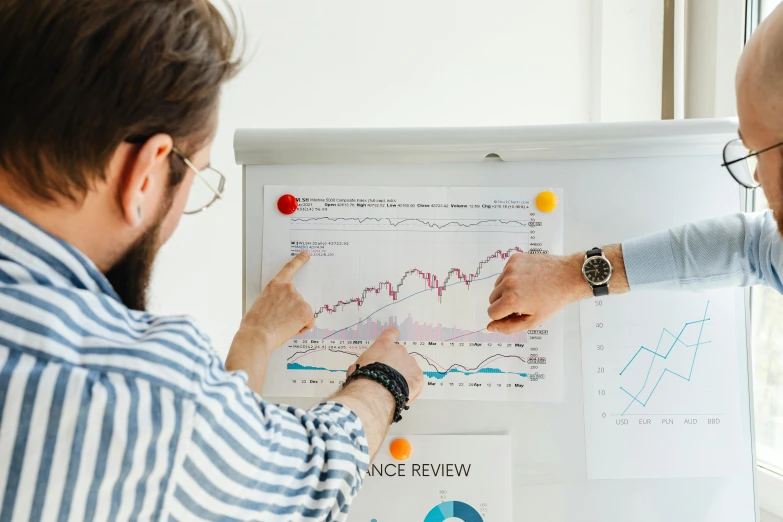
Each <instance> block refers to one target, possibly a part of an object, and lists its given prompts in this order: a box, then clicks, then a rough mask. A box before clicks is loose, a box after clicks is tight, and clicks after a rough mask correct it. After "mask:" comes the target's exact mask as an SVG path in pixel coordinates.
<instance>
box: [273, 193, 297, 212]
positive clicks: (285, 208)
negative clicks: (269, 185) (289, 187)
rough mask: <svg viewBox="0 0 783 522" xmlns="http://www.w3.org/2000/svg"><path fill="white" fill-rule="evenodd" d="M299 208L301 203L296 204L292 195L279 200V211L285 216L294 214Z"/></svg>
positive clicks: (281, 197)
mask: <svg viewBox="0 0 783 522" xmlns="http://www.w3.org/2000/svg"><path fill="white" fill-rule="evenodd" d="M298 207H299V203H297V202H296V198H295V197H294V196H292V195H291V194H286V195H284V196H280V199H278V200H277V210H279V211H280V212H282V213H283V214H285V215H289V214H293V213H294V212H296V209H297V208H298Z"/></svg>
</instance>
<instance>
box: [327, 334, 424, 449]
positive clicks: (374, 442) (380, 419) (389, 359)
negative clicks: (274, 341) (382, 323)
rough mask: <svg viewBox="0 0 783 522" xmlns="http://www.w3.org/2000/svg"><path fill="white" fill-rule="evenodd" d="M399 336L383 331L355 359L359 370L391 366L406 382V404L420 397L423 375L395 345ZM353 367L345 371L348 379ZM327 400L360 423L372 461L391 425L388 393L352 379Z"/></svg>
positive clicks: (374, 384)
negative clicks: (367, 367) (372, 366)
mask: <svg viewBox="0 0 783 522" xmlns="http://www.w3.org/2000/svg"><path fill="white" fill-rule="evenodd" d="M399 336H400V332H399V331H397V330H395V329H390V330H385V331H384V332H383V333H382V334H381V335H380V337H378V339H377V340H376V341H375V343H373V345H372V346H370V347H369V348H368V349H367V350H366V351H365V352H364V353H363V354H362V355H361V356H359V359H357V361H356V362H357V363H358V364H359V365H360V366H364V365H367V364H370V363H374V362H379V363H383V364H386V365H388V366H391V367H392V368H394V369H395V370H397V371H398V372H400V374H402V376H403V377H405V380H406V381H408V399H409V400H408V404H410V403H411V402H413V400H414V399H416V397H418V396H419V394H420V393H421V390H422V387H423V386H424V374H423V373H422V371H421V368H419V365H418V363H417V362H416V360H415V359H414V358H413V357H411V356H410V355H408V350H406V349H405V347H404V346H401V345H399V344H395V341H396V340H397V338H398V337H399ZM355 368H356V364H353V365H352V366H351V368H349V369H348V375H350V374H351V373H352V372H353V371H354V369H355ZM331 400H334V401H337V402H339V403H340V404H343V405H344V406H347V407H348V408H350V409H351V410H352V411H353V412H354V413H355V414H356V415H357V416H358V417H359V420H361V422H362V426H363V427H364V433H365V436H366V437H367V444H368V446H369V448H370V457H371V458H372V457H373V456H374V455H375V453H376V452H377V451H378V448H379V447H380V445H381V443H382V442H383V439H384V438H385V437H386V432H387V431H388V429H389V425H390V424H391V421H392V415H393V414H394V408H395V406H396V403H395V402H394V398H393V397H392V395H391V393H389V391H388V390H387V389H386V388H384V387H383V386H381V385H380V384H379V383H377V382H375V381H371V380H369V379H356V380H355V381H353V382H351V383H350V384H349V385H348V386H346V387H345V388H343V389H342V390H340V391H339V392H338V393H337V394H335V395H334V396H333V397H332V399H331Z"/></svg>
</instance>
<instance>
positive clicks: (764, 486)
mask: <svg viewBox="0 0 783 522" xmlns="http://www.w3.org/2000/svg"><path fill="white" fill-rule="evenodd" d="M761 15H762V4H761V0H745V43H747V42H748V40H749V39H750V37H751V35H752V34H753V31H755V30H756V28H757V27H758V26H759V24H760V23H761ZM747 192H751V193H752V196H750V198H746V199H745V201H746V204H749V206H750V208H751V209H752V210H754V211H755V210H756V209H757V208H758V200H757V198H756V197H755V191H752V190H751V191H747V190H746V195H748V194H747ZM753 294H754V289H753V288H751V289H750V295H749V297H750V303H752V302H753ZM750 314H751V317H750V318H749V321H748V340H749V346H750V348H751V350H750V351H751V353H752V352H753V346H752V332H751V328H752V326H753V325H752V314H753V308H752V304H751V307H750ZM751 369H752V366H751ZM752 386H755V382H752ZM752 386H751V387H752ZM752 396H753V394H752V393H751V397H752ZM752 406H754V405H752ZM754 408H755V406H754ZM751 420H752V421H753V434H754V441H753V458H754V459H755V460H756V472H757V473H756V477H757V478H756V486H757V492H758V499H759V507H760V509H761V511H762V512H766V513H769V514H771V515H774V516H776V517H780V518H783V475H781V474H780V473H778V472H777V471H775V470H772V469H769V468H767V467H765V466H764V465H763V464H762V463H759V462H758V457H757V455H756V443H755V433H756V430H755V427H756V426H755V421H756V419H755V414H754V412H753V410H751Z"/></svg>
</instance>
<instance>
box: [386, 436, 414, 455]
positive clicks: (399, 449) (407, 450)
mask: <svg viewBox="0 0 783 522" xmlns="http://www.w3.org/2000/svg"><path fill="white" fill-rule="evenodd" d="M389 452H390V453H391V456H392V457H394V458H395V459H397V460H405V459H407V458H408V457H410V456H411V443H410V442H408V441H407V440H405V439H396V440H395V441H394V442H392V443H391V446H389Z"/></svg>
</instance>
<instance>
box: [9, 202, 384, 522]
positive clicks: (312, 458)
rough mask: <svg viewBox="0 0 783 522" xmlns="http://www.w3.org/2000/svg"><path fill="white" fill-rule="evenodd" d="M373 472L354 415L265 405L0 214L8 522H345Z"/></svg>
mask: <svg viewBox="0 0 783 522" xmlns="http://www.w3.org/2000/svg"><path fill="white" fill-rule="evenodd" d="M368 462H369V457H368V448H367V440H366V438H365V435H364V431H363V428H362V425H361V423H360V422H359V419H358V418H357V417H356V416H355V415H354V413H353V412H351V411H350V410H348V409H347V408H345V407H344V406H341V405H339V404H336V403H324V404H320V405H318V406H316V407H314V408H312V409H310V410H307V411H305V410H301V409H297V408H292V407H287V406H278V405H274V404H269V403H266V402H264V401H263V400H262V399H261V398H260V397H259V396H258V395H257V394H255V393H254V392H253V391H251V390H250V389H249V388H248V386H247V376H246V374H244V372H236V373H229V372H227V371H226V370H225V368H224V366H223V363H222V362H221V360H220V359H219V358H218V356H217V355H216V354H215V352H214V351H213V350H212V349H211V347H210V344H209V341H208V339H207V338H206V337H205V336H204V335H203V334H202V333H201V332H200V331H199V330H198V329H197V328H196V326H195V325H194V324H193V322H192V321H191V320H190V319H189V318H187V317H161V316H155V315H152V314H149V313H145V312H138V311H132V310H129V309H127V308H126V307H125V306H123V304H122V303H121V302H120V301H119V299H118V297H117V295H116V294H115V292H114V290H113V289H112V288H111V286H110V284H109V283H108V281H107V280H106V279H105V278H104V276H103V275H102V274H101V273H100V272H99V271H98V270H97V269H96V267H95V265H94V264H93V263H92V262H91V261H90V260H89V259H87V258H86V257H85V256H84V255H82V254H81V253H80V252H78V251H77V250H76V249H74V248H73V247H71V246H70V245H68V244H66V243H64V242H62V241H60V240H59V239H56V238H54V237H52V236H51V235H49V234H47V233H46V232H44V231H43V230H41V229H40V228H38V227H36V226H35V225H33V224H32V223H30V222H29V221H27V220H26V219H24V218H23V217H21V216H19V215H18V214H15V213H14V212H12V211H10V210H8V209H7V208H5V207H2V206H0V521H6V520H20V521H21V520H24V521H27V520H30V521H38V520H46V521H65V520H89V521H93V520H95V521H104V520H303V519H304V520H309V519H313V520H316V519H317V520H345V518H346V513H347V509H348V505H349V504H350V502H351V500H352V498H353V497H354V495H355V494H356V492H357V489H358V488H359V485H360V483H361V479H362V477H363V475H364V472H365V471H366V469H367V466H368Z"/></svg>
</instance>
